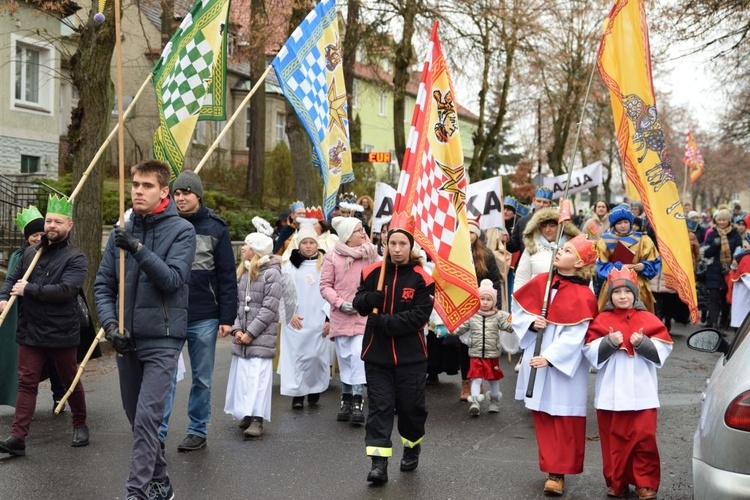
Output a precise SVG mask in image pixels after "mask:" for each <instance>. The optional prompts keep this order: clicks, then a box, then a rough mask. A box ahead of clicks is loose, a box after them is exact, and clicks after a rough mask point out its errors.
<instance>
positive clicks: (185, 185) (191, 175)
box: [172, 170, 203, 199]
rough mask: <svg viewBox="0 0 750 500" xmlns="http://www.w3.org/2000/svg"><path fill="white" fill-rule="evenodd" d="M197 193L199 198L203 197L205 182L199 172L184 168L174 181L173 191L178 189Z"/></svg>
mask: <svg viewBox="0 0 750 500" xmlns="http://www.w3.org/2000/svg"><path fill="white" fill-rule="evenodd" d="M178 189H179V190H181V191H187V192H188V193H195V195H196V196H198V198H201V199H203V183H202V182H201V178H200V177H198V174H196V173H195V172H193V171H192V170H183V171H182V172H180V175H178V176H177V178H176V179H175V180H174V182H173V183H172V193H174V192H175V191H177V190H178Z"/></svg>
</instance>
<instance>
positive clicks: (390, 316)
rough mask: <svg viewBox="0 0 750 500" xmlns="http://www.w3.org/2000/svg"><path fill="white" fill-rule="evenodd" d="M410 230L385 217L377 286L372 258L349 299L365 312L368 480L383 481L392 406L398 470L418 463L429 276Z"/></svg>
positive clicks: (409, 222)
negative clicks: (400, 448)
mask: <svg viewBox="0 0 750 500" xmlns="http://www.w3.org/2000/svg"><path fill="white" fill-rule="evenodd" d="M413 234H414V219H413V218H411V217H408V218H406V217H403V216H394V218H393V219H391V223H390V230H389V231H388V260H387V261H386V266H385V278H384V288H383V291H380V290H377V283H378V278H379V277H380V273H381V272H382V264H381V263H380V262H377V263H375V264H372V265H370V266H369V267H366V268H365V269H364V270H363V271H362V281H361V283H360V286H359V290H357V294H356V295H355V296H354V300H353V302H352V305H353V306H354V308H355V309H356V310H357V312H358V313H359V314H361V315H362V316H368V318H367V326H366V327H365V334H364V338H363V340H362V359H363V360H364V362H365V375H366V377H367V395H368V399H369V405H368V406H369V412H368V415H367V424H366V425H365V445H366V448H367V455H369V456H370V457H372V468H371V470H370V473H369V474H368V476H367V481H369V482H371V483H374V484H382V483H384V482H386V481H388V457H390V456H391V455H392V454H393V446H392V443H391V431H392V430H393V418H394V416H393V410H394V409H395V410H396V411H397V412H398V432H399V434H400V435H401V442H402V443H403V445H404V454H403V457H402V458H401V470H402V471H404V472H409V471H413V470H415V469H416V468H417V465H418V464H419V453H420V451H421V442H422V440H423V439H424V426H425V421H426V420H427V407H426V405H425V375H426V372H427V344H426V342H425V339H424V327H425V325H426V324H427V321H428V320H429V319H430V313H431V312H432V307H433V301H434V296H435V282H434V281H433V279H432V277H431V276H430V275H429V273H428V272H427V271H425V270H424V269H423V268H422V265H421V264H420V263H419V261H418V260H417V259H418V256H416V255H414V254H413V252H412V249H413V247H414V236H413ZM374 309H377V312H376V311H375V310H374Z"/></svg>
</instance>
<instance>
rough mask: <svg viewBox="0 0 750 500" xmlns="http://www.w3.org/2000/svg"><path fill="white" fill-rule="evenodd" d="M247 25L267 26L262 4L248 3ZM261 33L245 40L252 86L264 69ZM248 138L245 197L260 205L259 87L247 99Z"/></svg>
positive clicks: (259, 0) (262, 128)
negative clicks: (248, 19) (248, 100)
mask: <svg viewBox="0 0 750 500" xmlns="http://www.w3.org/2000/svg"><path fill="white" fill-rule="evenodd" d="M250 22H251V23H252V25H254V26H265V25H267V24H268V23H267V15H266V8H265V2H264V1H263V0H251V3H250ZM264 33H265V31H264V30H262V29H261V30H255V31H253V34H252V37H250V39H249V40H248V47H249V49H250V50H249V51H248V52H247V54H248V56H249V59H250V81H251V82H253V83H255V82H256V81H257V80H258V78H260V76H261V75H262V74H263V72H264V71H265V70H266V66H267V64H268V63H267V61H266V37H265V36H264ZM249 132H250V133H249V136H250V137H249V139H248V144H247V146H248V160H247V179H246V184H245V195H246V196H247V197H248V198H249V199H251V200H257V201H259V202H260V205H261V206H262V204H263V166H264V164H265V158H266V93H265V92H264V91H263V87H261V90H260V91H259V92H256V93H255V95H253V96H252V97H251V98H250V131H249Z"/></svg>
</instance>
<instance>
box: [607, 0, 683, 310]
mask: <svg viewBox="0 0 750 500" xmlns="http://www.w3.org/2000/svg"><path fill="white" fill-rule="evenodd" d="M597 64H598V68H599V73H600V75H601V77H602V79H603V80H604V84H605V85H606V86H607V88H608V89H609V93H610V99H611V101H612V114H613V116H614V120H615V134H616V136H617V145H618V147H619V149H620V156H621V157H622V164H623V167H624V169H625V173H626V174H627V177H628V181H629V183H632V185H633V187H634V188H635V191H636V192H637V194H638V197H639V198H640V200H641V202H642V203H643V208H644V210H645V212H646V216H647V217H648V220H649V222H650V223H651V226H652V228H653V229H654V231H655V233H656V239H657V243H658V246H659V253H660V254H661V257H662V263H663V265H664V270H663V272H664V275H665V280H666V284H667V287H668V288H670V289H672V290H675V291H676V292H677V294H678V295H679V297H680V299H681V300H682V301H683V302H684V303H685V304H687V305H688V308H689V309H690V316H691V319H692V320H693V322H696V321H697V320H698V301H697V298H696V292H695V273H694V271H693V259H692V256H691V254H690V241H689V239H688V230H687V224H686V223H685V211H684V209H683V207H682V202H681V201H680V198H679V192H678V189H677V185H676V184H675V182H674V174H673V173H672V167H671V165H670V163H669V160H668V158H667V151H666V139H665V137H664V130H663V129H662V126H661V123H660V122H659V117H658V112H657V108H656V101H655V98H654V87H653V82H652V78H651V50H650V47H649V41H648V26H647V24H646V11H645V6H644V2H643V0H616V1H615V4H614V6H613V7H612V10H611V11H610V12H609V15H608V17H607V19H606V21H605V26H604V35H603V36H602V40H601V44H600V46H599V53H598V56H597Z"/></svg>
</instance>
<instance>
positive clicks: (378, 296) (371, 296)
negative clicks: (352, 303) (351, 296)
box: [364, 290, 385, 308]
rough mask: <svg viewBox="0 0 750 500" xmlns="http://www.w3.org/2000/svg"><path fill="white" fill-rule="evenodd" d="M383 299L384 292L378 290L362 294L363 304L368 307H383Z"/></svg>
mask: <svg viewBox="0 0 750 500" xmlns="http://www.w3.org/2000/svg"><path fill="white" fill-rule="evenodd" d="M384 300H385V294H384V293H383V292H382V291H380V290H375V291H374V292H367V294H365V296H364V301H365V304H367V305H368V306H370V307H378V308H380V307H383V301H384Z"/></svg>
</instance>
